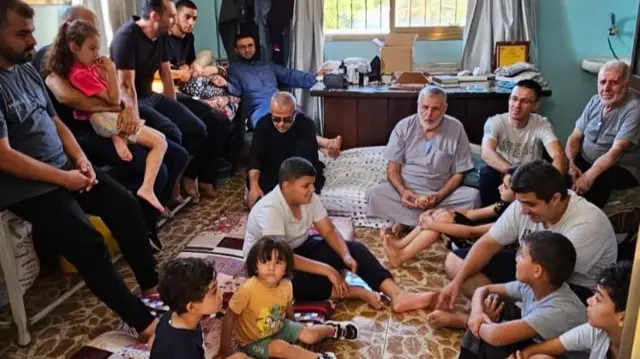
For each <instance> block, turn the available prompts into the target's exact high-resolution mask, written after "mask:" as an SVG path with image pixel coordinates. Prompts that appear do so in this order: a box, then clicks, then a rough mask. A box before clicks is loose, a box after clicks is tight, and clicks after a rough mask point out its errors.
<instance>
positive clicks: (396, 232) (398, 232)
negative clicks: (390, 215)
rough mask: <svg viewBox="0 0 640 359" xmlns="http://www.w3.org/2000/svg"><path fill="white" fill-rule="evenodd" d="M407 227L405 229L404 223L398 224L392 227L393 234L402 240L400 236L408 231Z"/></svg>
mask: <svg viewBox="0 0 640 359" xmlns="http://www.w3.org/2000/svg"><path fill="white" fill-rule="evenodd" d="M406 228H407V227H405V225H404V224H402V223H396V224H394V225H393V227H391V233H393V235H394V236H396V237H398V238H400V236H401V235H402V232H403V231H404V230H405V229H406Z"/></svg>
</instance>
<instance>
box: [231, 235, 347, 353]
mask: <svg viewBox="0 0 640 359" xmlns="http://www.w3.org/2000/svg"><path fill="white" fill-rule="evenodd" d="M246 266H247V272H248V274H249V276H251V278H250V279H249V280H248V281H247V282H245V283H244V284H243V285H242V286H240V288H239V289H238V291H237V292H236V293H235V294H234V295H233V297H232V298H231V301H230V302H229V309H228V310H227V312H226V313H225V317H224V321H223V324H222V339H221V341H222V343H221V346H222V353H223V354H230V353H232V352H233V347H232V341H231V337H232V334H235V338H236V341H237V343H238V344H239V349H240V351H242V352H244V353H246V354H247V355H249V356H251V357H253V358H257V359H260V358H264V359H267V358H291V359H305V358H309V359H316V358H321V359H329V358H334V359H335V358H336V356H335V354H333V353H329V352H326V353H313V352H311V351H308V350H306V349H304V348H302V347H301V346H298V345H296V343H297V342H298V341H300V342H302V343H305V344H314V343H317V342H319V341H320V340H322V339H324V338H335V339H342V340H345V339H347V340H353V339H356V338H357V336H358V328H357V327H356V326H355V324H353V323H350V322H331V321H328V322H326V324H325V325H313V326H303V325H302V324H300V323H296V322H294V321H293V318H294V316H293V307H292V303H293V287H292V285H291V281H289V279H288V278H290V277H291V274H292V271H293V251H292V250H291V248H290V247H289V246H288V245H287V244H286V243H285V242H283V241H281V240H280V239H277V238H273V237H263V238H261V239H260V240H258V241H257V242H256V243H255V244H254V245H253V247H251V250H250V251H249V255H248V256H247V263H246Z"/></svg>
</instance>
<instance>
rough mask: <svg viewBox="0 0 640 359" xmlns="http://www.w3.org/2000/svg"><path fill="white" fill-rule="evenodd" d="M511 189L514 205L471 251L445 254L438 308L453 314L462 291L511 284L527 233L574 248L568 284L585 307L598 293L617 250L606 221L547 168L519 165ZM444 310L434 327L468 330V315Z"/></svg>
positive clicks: (438, 313) (543, 164) (538, 163)
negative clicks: (445, 280) (547, 235)
mask: <svg viewBox="0 0 640 359" xmlns="http://www.w3.org/2000/svg"><path fill="white" fill-rule="evenodd" d="M511 190H512V191H513V192H514V193H515V195H516V201H515V202H514V203H512V204H511V205H510V206H509V208H507V210H506V211H505V212H504V213H503V214H502V215H501V216H500V218H499V219H498V221H497V222H496V223H495V224H494V225H493V226H492V227H491V229H490V230H489V232H488V233H486V234H485V235H483V236H482V237H481V238H480V239H479V240H478V241H477V242H476V243H474V244H473V246H472V247H471V248H470V249H468V248H467V249H459V250H455V251H453V252H451V253H449V254H448V255H447V258H446V260H445V264H444V267H445V272H446V273H447V276H448V277H449V278H451V282H450V283H449V284H447V286H446V287H445V288H443V289H442V290H441V291H440V296H439V298H438V307H439V308H440V309H444V310H453V304H454V302H455V300H456V297H457V296H458V293H459V292H460V290H462V293H463V294H464V295H466V296H468V297H470V296H472V295H473V292H474V291H475V290H476V289H477V288H479V287H481V286H484V285H488V284H491V283H507V282H510V281H513V280H515V279H516V277H515V275H516V270H515V268H516V265H515V258H516V250H515V249H514V248H513V247H514V244H517V243H518V240H520V242H521V241H522V238H523V237H524V236H526V235H527V234H529V233H531V232H536V231H542V230H548V231H552V232H556V233H560V234H562V235H564V236H565V237H567V238H568V239H569V240H570V241H571V243H573V245H574V247H575V249H576V253H577V261H576V266H575V270H574V272H573V274H572V275H571V277H570V278H569V279H568V280H567V282H568V284H569V286H570V287H571V289H573V291H574V292H576V294H577V295H578V297H580V299H582V301H583V302H585V301H586V300H587V298H589V297H590V296H591V295H592V294H593V291H594V290H595V289H596V283H597V279H598V275H599V274H600V272H601V271H602V270H603V269H604V268H606V267H608V266H609V265H611V264H613V263H615V261H616V258H617V253H618V247H617V243H616V238H615V234H614V232H613V227H612V226H611V223H610V222H609V219H608V218H607V216H606V215H605V214H604V213H603V212H602V210H600V209H599V208H598V207H596V206H594V205H593V204H591V203H589V202H588V201H587V200H585V199H584V198H582V197H580V196H578V195H576V194H575V193H573V192H569V191H568V190H567V183H566V181H565V178H564V176H563V175H562V174H560V172H558V170H557V169H556V168H555V167H553V166H552V165H551V164H549V163H546V162H544V161H534V162H529V163H527V164H524V165H521V166H520V167H519V168H518V169H517V170H516V171H515V172H514V173H513V175H512V177H511ZM444 310H436V311H435V312H433V313H431V314H429V317H428V320H429V321H430V323H431V324H432V325H434V326H454V327H465V326H466V324H467V320H466V318H467V316H466V315H464V314H459V313H458V314H452V313H449V312H447V311H444Z"/></svg>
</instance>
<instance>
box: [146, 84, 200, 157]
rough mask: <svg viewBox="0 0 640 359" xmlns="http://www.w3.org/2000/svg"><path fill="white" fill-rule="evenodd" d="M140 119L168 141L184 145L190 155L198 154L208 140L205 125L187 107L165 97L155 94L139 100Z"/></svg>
mask: <svg viewBox="0 0 640 359" xmlns="http://www.w3.org/2000/svg"><path fill="white" fill-rule="evenodd" d="M138 110H139V112H140V118H142V119H143V120H146V121H147V122H146V125H147V126H149V127H153V128H155V129H156V130H158V131H160V132H162V133H163V134H164V135H165V136H166V137H167V139H168V140H171V141H173V142H175V143H177V144H179V145H182V147H184V148H185V149H186V150H187V151H188V152H189V154H190V155H193V156H195V155H196V154H198V152H199V151H200V149H201V148H202V145H204V141H205V139H206V138H207V128H206V127H205V125H204V123H203V122H202V121H201V120H200V119H199V118H198V117H197V116H196V115H194V114H193V112H191V111H190V110H189V109H188V108H187V107H186V106H185V105H183V104H181V103H180V102H178V101H176V100H174V99H171V98H168V97H166V96H164V95H160V94H157V93H153V94H151V95H148V96H144V97H139V98H138Z"/></svg>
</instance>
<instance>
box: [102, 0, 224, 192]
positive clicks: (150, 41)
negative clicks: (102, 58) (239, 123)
mask: <svg viewBox="0 0 640 359" xmlns="http://www.w3.org/2000/svg"><path fill="white" fill-rule="evenodd" d="M175 14H176V10H175V5H174V3H173V2H171V1H169V0H145V1H144V2H143V6H142V17H141V18H140V17H137V16H134V17H133V19H132V20H131V21H129V22H128V23H126V24H124V25H123V26H122V27H120V28H119V29H118V31H117V32H116V34H115V35H114V38H113V42H112V43H111V58H112V59H113V61H114V62H115V64H116V68H117V69H118V76H119V78H120V86H121V96H122V98H123V100H124V101H125V103H127V104H133V105H135V106H136V108H138V110H139V112H140V117H142V118H144V119H145V120H146V121H147V125H149V126H151V127H154V128H156V129H158V130H160V131H161V132H163V133H164V134H165V135H166V136H167V138H168V139H171V140H174V141H175V142H178V143H181V144H182V145H183V146H184V147H185V148H186V149H187V151H188V152H189V154H191V155H193V156H194V159H193V160H192V161H191V163H189V165H188V166H187V168H186V170H185V172H184V177H185V182H184V190H185V192H187V194H189V195H190V196H192V198H194V200H197V199H198V198H199V191H198V187H197V185H196V182H195V181H196V179H199V182H200V188H201V189H204V190H205V191H206V194H207V195H209V196H210V195H212V194H213V193H212V192H213V183H215V177H216V168H215V161H216V160H217V158H218V156H219V154H220V146H219V144H218V143H216V142H217V141H216V140H217V134H216V133H215V131H214V129H213V128H212V127H213V126H210V123H213V122H216V121H214V120H212V118H214V116H216V115H219V117H221V118H224V115H222V114H220V113H214V112H213V111H211V109H210V108H207V106H206V105H205V104H203V103H200V102H199V101H195V100H193V102H194V103H196V104H199V105H202V106H203V107H200V108H198V107H196V106H195V105H194V106H189V107H187V106H185V104H183V102H186V101H184V100H183V99H182V97H183V96H181V95H180V94H176V91H175V87H174V84H173V78H172V75H171V66H170V62H169V60H170V53H169V47H168V38H167V35H168V33H169V28H171V26H172V25H173V23H174V21H175ZM156 71H159V74H160V78H161V80H162V86H163V92H164V95H161V94H158V93H155V92H153V91H152V83H153V79H154V75H155V73H156ZM177 99H180V102H179V101H177ZM189 99H190V100H192V99H191V98H189ZM227 122H228V121H227ZM174 199H176V200H177V201H180V198H179V197H178V195H177V194H175V195H174Z"/></svg>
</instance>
